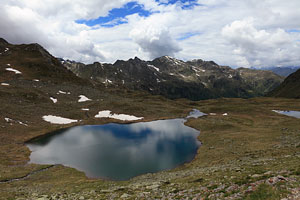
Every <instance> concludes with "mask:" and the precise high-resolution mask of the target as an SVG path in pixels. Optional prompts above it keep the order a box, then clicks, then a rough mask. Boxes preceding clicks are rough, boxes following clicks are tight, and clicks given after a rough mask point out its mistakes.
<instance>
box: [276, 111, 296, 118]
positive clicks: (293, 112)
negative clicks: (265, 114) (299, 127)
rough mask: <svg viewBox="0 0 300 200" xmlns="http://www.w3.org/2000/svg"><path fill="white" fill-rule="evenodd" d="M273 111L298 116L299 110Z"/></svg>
mask: <svg viewBox="0 0 300 200" xmlns="http://www.w3.org/2000/svg"><path fill="white" fill-rule="evenodd" d="M273 111H274V112H277V113H279V114H283V115H287V116H290V117H296V118H300V111H289V110H287V111H281V110H273Z"/></svg>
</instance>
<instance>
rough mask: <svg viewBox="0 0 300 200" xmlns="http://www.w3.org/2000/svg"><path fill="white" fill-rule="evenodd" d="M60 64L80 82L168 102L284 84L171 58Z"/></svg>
mask: <svg viewBox="0 0 300 200" xmlns="http://www.w3.org/2000/svg"><path fill="white" fill-rule="evenodd" d="M62 63H63V64H64V66H65V67H66V68H67V69H69V70H71V71H73V72H74V73H75V74H76V75H77V76H79V77H81V78H84V79H89V80H93V81H95V82H98V83H103V84H106V85H107V86H117V87H121V86H122V87H125V88H128V89H133V90H144V91H147V92H150V93H151V94H154V95H162V96H165V97H167V98H170V99H177V98H188V99H190V100H201V99H211V98H220V97H238V98H239V97H241V98H249V97H255V96H263V95H265V94H266V93H268V92H269V91H271V90H273V89H274V88H276V87H277V86H279V84H280V83H281V82H282V81H283V77H281V76H279V75H276V74H274V73H273V72H270V71H257V70H252V69H247V68H238V69H232V68H230V67H229V66H222V65H218V64H217V63H215V62H214V61H204V60H201V59H196V60H192V61H186V62H185V61H182V60H179V59H176V58H172V57H170V56H162V57H159V58H155V59H154V60H152V61H144V60H141V59H139V58H138V57H135V58H131V59H129V60H127V61H124V60H117V61H116V62H115V63H113V64H107V63H104V64H101V63H99V62H95V63H93V64H87V65H85V64H83V63H77V62H74V61H68V60H67V61H64V60H62Z"/></svg>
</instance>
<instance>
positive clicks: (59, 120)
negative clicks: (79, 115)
mask: <svg viewBox="0 0 300 200" xmlns="http://www.w3.org/2000/svg"><path fill="white" fill-rule="evenodd" d="M42 118H43V120H44V121H46V122H49V123H51V124H71V123H74V122H78V120H76V119H68V118H64V117H58V116H53V115H45V116H43V117H42Z"/></svg>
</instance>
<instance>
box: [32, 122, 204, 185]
mask: <svg viewBox="0 0 300 200" xmlns="http://www.w3.org/2000/svg"><path fill="white" fill-rule="evenodd" d="M198 135H199V132H198V131H197V130H195V129H193V128H190V127H187V126H185V125H184V119H171V120H158V121H152V122H141V123H133V124H114V123H111V124H106V125H97V126H78V127H73V128H70V129H67V130H61V131H57V132H54V133H51V134H48V135H47V136H45V137H43V138H40V139H38V140H35V141H33V142H31V143H29V144H27V146H28V147H29V148H30V150H31V151H32V153H31V155H30V162H31V163H37V164H63V165H65V166H70V167H73V168H76V169H78V170H80V171H83V172H84V173H85V174H86V175H87V176H88V177H94V178H107V179H113V180H127V179H130V178H132V177H134V176H137V175H140V174H145V173H153V172H158V171H161V170H166V169H171V168H174V167H176V166H178V165H180V164H183V163H185V162H189V161H191V160H192V159H193V158H194V156H195V154H196V152H197V149H198V147H199V145H200V142H199V141H198V140H197V136H198Z"/></svg>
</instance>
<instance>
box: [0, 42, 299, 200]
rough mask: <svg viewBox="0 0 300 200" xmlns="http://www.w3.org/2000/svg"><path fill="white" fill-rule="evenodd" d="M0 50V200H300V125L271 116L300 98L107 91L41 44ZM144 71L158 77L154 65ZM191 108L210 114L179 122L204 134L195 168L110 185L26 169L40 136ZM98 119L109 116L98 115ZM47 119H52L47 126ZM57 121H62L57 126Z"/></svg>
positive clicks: (61, 169)
mask: <svg viewBox="0 0 300 200" xmlns="http://www.w3.org/2000/svg"><path fill="white" fill-rule="evenodd" d="M0 52H1V55H0V82H1V85H0V104H1V107H0V127H1V128H0V160H1V163H0V193H1V196H0V199H40V200H41V199H44V200H47V199H81V200H83V199H193V198H196V199H202V198H203V199H205V198H206V199H255V196H259V195H260V196H262V195H265V194H267V195H268V199H282V198H288V199H297V198H299V197H300V191H299V187H300V168H299V160H300V159H299V158H300V151H299V147H300V143H299V142H300V123H299V119H297V118H294V117H289V116H285V115H281V114H279V113H276V112H274V111H272V110H283V111H286V110H291V111H300V100H299V99H289V98H284V97H285V96H284V95H283V96H280V97H277V98H274V97H253V98H248V99H243V98H232V97H237V96H230V97H231V98H229V97H227V96H226V95H224V96H223V97H221V96H220V97H219V98H217V99H205V100H201V101H191V100H189V99H186V98H179V97H183V96H176V98H173V97H174V96H172V98H171V97H169V98H166V97H167V96H168V95H163V96H160V95H158V94H155V93H154V94H151V92H150V93H149V91H146V90H144V89H141V90H140V89H135V88H130V86H128V87H127V86H126V87H125V86H124V87H123V86H121V85H117V86H109V84H110V83H109V81H108V80H110V81H112V83H113V84H115V82H116V80H113V79H112V78H111V77H110V76H111V75H109V76H108V75H107V81H106V82H105V83H101V82H102V81H103V80H102V79H100V78H99V80H100V81H97V80H90V81H87V79H88V78H89V76H87V77H86V79H82V78H80V77H78V76H76V73H75V74H74V73H72V72H71V71H69V70H68V69H67V68H66V67H65V66H64V65H63V64H62V63H61V61H60V60H58V59H56V58H54V57H53V56H51V55H50V54H49V53H48V52H47V51H46V50H44V49H43V48H42V47H41V46H40V45H38V44H30V45H12V44H8V43H7V42H6V41H3V40H1V45H0ZM162 59H163V58H162ZM132 62H133V61H132ZM139 62H142V61H139ZM153 62H154V61H153ZM121 63H122V62H121ZM152 64H153V66H155V67H157V65H155V63H152ZM206 64H207V63H206ZM124 65H125V64H124ZM147 65H148V63H147ZM207 65H209V64H207ZM124 68H125V67H124ZM208 68H209V67H208ZM217 68H221V67H219V66H217ZM119 69H121V67H120V68H119ZM147 69H148V70H151V72H152V73H153V72H155V71H156V72H157V70H156V69H155V68H153V67H152V68H147ZM159 69H160V68H159ZM200 69H202V68H201V67H199V70H200ZM160 70H162V69H160ZM203 70H204V69H203ZM205 70H209V69H205ZM228 70H229V71H230V70H231V69H228ZM241 70H242V71H244V72H242V73H250V74H251V71H250V72H249V70H247V69H241ZM156 72H155V73H156ZM109 73H110V72H109ZM113 73H114V72H111V74H113ZM171 73H172V72H171ZM184 73H188V72H184ZM193 73H194V72H193ZM199 73H200V72H199ZM232 73H236V72H232ZM266 73H268V72H266ZM101 74H102V72H101ZM122 76H123V75H122ZM178 76H180V75H178ZM193 76H195V75H194V74H193V75H191V77H193ZM249 76H250V75H249ZM272 76H273V75H272ZM145 77H148V76H145ZM162 77H163V76H162ZM176 77H177V76H176ZM101 78H102V77H101ZM250 79H251V78H250ZM250 79H249V80H250ZM119 80H122V79H119ZM170 80H172V79H170ZM286 80H288V79H286ZM293 80H294V79H293ZM155 81H156V80H155ZM172 81H175V82H177V81H179V79H177V78H176V80H175V79H174V80H172ZM180 81H182V80H180ZM156 82H157V81H156ZM175 82H172V84H175ZM245 82H246V81H244V82H243V83H245ZM125 83H126V82H125ZM237 83H240V82H236V83H235V84H237ZM120 84H122V81H121V82H120ZM187 84H189V83H188V82H187ZM199 84H200V83H199ZM245 84H246V83H245ZM278 84H279V83H278ZM284 84H285V83H284ZM221 85H222V84H221ZM263 85H264V84H263ZM267 87H271V86H270V85H268V86H267ZM196 88H197V89H198V86H197V87H196ZM200 89H203V90H205V87H204V86H201V87H200ZM220 90H221V89H220ZM166 91H168V89H166ZM228 91H230V90H228ZM228 91H227V92H226V94H228ZM233 91H235V90H234V89H233ZM264 91H265V88H264ZM197 92H199V91H198V90H197ZM190 94H192V93H189V95H190ZM200 94H201V98H202V97H203V96H202V93H201V92H200ZM207 94H209V95H212V96H213V95H214V94H215V93H211V92H209V93H207ZM235 94H236V93H234V95H235ZM262 94H263V93H260V95H256V96H261V95H262ZM270 95H271V94H270ZM214 97H216V96H214ZM248 97H249V96H248ZM193 109H198V110H200V111H201V112H204V113H206V114H207V115H206V116H203V117H200V118H189V119H188V120H187V121H186V122H185V125H186V126H189V127H191V128H194V129H196V130H198V131H200V135H199V136H198V140H199V141H200V142H201V144H202V145H201V146H200V147H199V149H198V150H197V155H196V156H195V158H194V159H193V160H192V161H191V162H189V163H185V164H183V165H181V166H178V167H176V168H175V169H171V170H165V171H161V172H157V173H148V174H143V175H140V176H137V177H134V178H132V179H130V180H127V181H112V180H108V179H95V178H94V179H93V178H88V177H86V176H85V174H84V173H83V172H79V171H77V170H76V169H73V168H70V167H66V166H62V165H37V164H29V163H28V161H29V156H30V153H31V152H30V150H29V149H28V148H27V147H26V145H25V143H26V142H27V141H29V140H31V139H33V138H36V137H40V136H42V135H44V134H46V133H50V132H53V131H57V130H60V129H64V128H68V127H73V126H80V125H101V124H107V123H112V122H113V123H120V124H127V123H133V122H136V121H123V120H120V119H119V118H118V117H120V116H123V117H124V115H126V116H127V117H128V116H131V117H132V116H136V117H143V118H138V122H150V121H154V120H165V119H174V118H184V117H185V116H187V115H188V113H189V112H190V111H192V110H193ZM101 111H102V112H101ZM103 111H111V113H107V112H106V113H105V114H106V116H115V117H110V118H107V117H106V118H97V117H95V116H97V115H98V116H99V115H101V114H102V115H103V114H104V113H103ZM225 113H226V115H225ZM122 114H123V115H122ZM45 116H52V119H51V120H50V121H49V120H48V121H46V120H45ZM53 116H56V117H61V118H65V119H64V120H62V119H61V118H59V120H58V122H57V123H54V122H55V121H53ZM56 119H57V118H56ZM57 153H59V152H57ZM10 180H11V181H10Z"/></svg>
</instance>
